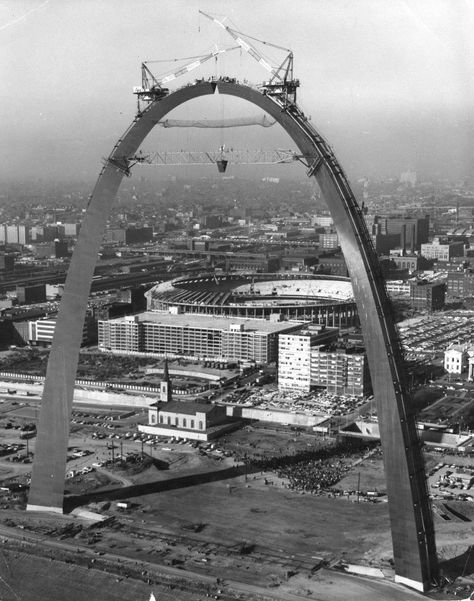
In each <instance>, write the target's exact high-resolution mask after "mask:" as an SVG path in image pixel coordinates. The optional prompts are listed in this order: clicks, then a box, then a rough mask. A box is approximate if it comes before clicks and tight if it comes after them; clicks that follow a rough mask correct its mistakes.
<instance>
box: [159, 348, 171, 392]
mask: <svg viewBox="0 0 474 601" xmlns="http://www.w3.org/2000/svg"><path fill="white" fill-rule="evenodd" d="M160 401H161V402H162V403H169V402H170V401H171V379H170V374H169V371H168V359H165V365H164V367H163V379H162V380H161V386H160Z"/></svg>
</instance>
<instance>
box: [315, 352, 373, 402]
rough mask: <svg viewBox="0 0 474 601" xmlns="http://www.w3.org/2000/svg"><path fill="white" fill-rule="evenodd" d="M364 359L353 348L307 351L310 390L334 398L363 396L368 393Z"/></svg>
mask: <svg viewBox="0 0 474 601" xmlns="http://www.w3.org/2000/svg"><path fill="white" fill-rule="evenodd" d="M369 385H370V378H369V368H368V364H367V356H366V354H365V352H364V351H362V350H360V349H357V348H356V347H349V348H339V347H332V348H331V347H320V348H316V349H313V350H311V386H322V387H324V388H326V390H327V391H328V392H332V393H334V394H346V395H354V396H363V395H365V394H366V393H367V392H368V390H369Z"/></svg>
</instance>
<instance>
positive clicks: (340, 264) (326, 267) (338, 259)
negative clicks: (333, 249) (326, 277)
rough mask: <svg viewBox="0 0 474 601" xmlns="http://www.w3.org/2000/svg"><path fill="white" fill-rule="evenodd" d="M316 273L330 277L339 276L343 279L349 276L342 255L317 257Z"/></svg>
mask: <svg viewBox="0 0 474 601" xmlns="http://www.w3.org/2000/svg"><path fill="white" fill-rule="evenodd" d="M318 271H322V272H323V273H330V274H332V275H340V276H343V277H347V276H348V275H349V272H348V271H347V265H346V261H345V259H344V257H343V256H342V255H336V256H332V257H328V256H326V257H319V263H318Z"/></svg>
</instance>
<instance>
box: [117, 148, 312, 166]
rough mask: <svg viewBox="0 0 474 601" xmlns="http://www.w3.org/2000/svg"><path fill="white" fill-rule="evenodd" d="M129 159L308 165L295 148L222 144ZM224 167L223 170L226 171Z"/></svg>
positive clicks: (150, 162) (169, 162)
mask: <svg viewBox="0 0 474 601" xmlns="http://www.w3.org/2000/svg"><path fill="white" fill-rule="evenodd" d="M127 161H128V162H130V163H132V164H133V165H135V164H137V163H141V164H145V165H153V166H156V167H160V166H163V165H215V164H217V166H218V169H219V162H222V167H224V163H225V166H227V164H228V163H230V162H231V163H233V164H239V165H278V164H287V163H294V162H295V161H301V162H302V163H303V164H305V165H306V166H308V165H307V162H306V161H305V159H304V157H303V156H302V155H300V154H298V153H297V152H295V151H294V150H282V149H277V150H238V149H233V148H225V146H222V147H221V148H220V149H219V150H218V151H194V152H193V151H184V150H182V151H177V152H168V151H164V152H141V151H140V152H138V153H136V154H135V155H133V156H131V157H127ZM219 171H220V169H219ZM224 171H225V169H223V171H222V172H224Z"/></svg>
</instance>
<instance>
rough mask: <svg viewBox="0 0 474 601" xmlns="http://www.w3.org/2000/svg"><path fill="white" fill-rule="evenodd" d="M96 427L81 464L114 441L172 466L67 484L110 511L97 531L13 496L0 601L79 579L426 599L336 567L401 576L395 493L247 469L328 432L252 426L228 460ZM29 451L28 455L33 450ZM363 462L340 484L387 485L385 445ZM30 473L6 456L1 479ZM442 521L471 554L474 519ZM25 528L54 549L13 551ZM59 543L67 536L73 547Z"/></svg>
mask: <svg viewBox="0 0 474 601" xmlns="http://www.w3.org/2000/svg"><path fill="white" fill-rule="evenodd" d="M3 409H4V410H5V409H7V408H6V407H5V406H3ZM27 409H28V407H27V406H26V407H24V408H23V407H22V411H17V410H16V406H10V407H9V410H8V411H5V412H4V415H3V416H0V423H3V424H5V423H6V421H7V419H8V420H10V421H11V422H13V423H14V424H17V423H20V422H21V420H23V421H28V420H31V415H32V409H31V408H30V409H29V410H27ZM33 413H34V410H33ZM79 419H80V420H81V421H82V420H83V419H84V418H82V417H81V418H79ZM98 419H99V417H97V416H96V417H93V418H92V421H94V420H98ZM137 419H138V420H139V419H143V418H142V417H141V416H137V415H135V416H133V417H131V418H129V419H128V420H124V421H123V422H122V421H121V422H120V424H115V422H114V424H115V425H116V427H115V429H113V430H112V432H114V433H118V434H119V435H120V436H122V434H124V433H125V432H127V431H132V430H133V431H135V430H136V422H137ZM93 431H94V428H93V427H92V426H90V425H87V424H79V423H76V424H74V425H73V433H72V435H71V438H70V451H71V453H72V451H73V450H77V449H87V450H88V451H90V454H88V455H87V456H84V457H80V458H75V459H71V461H70V462H68V470H69V469H76V470H81V469H82V468H84V467H92V464H93V463H96V464H97V463H103V462H105V461H106V460H107V459H110V458H111V453H112V451H111V449H110V446H111V444H112V442H113V444H114V445H117V446H116V449H115V454H117V453H119V452H123V454H124V455H125V454H126V453H130V452H135V453H141V451H142V447H144V451H146V453H147V454H148V455H149V456H150V457H151V458H152V459H157V460H159V463H158V464H157V465H152V466H151V467H147V468H146V469H144V470H143V471H140V470H138V471H137V472H132V471H127V470H117V469H113V468H112V467H111V466H106V465H103V466H100V467H95V468H94V471H93V472H91V473H89V474H87V475H79V476H77V477H76V478H74V479H73V480H70V481H68V483H67V488H68V490H69V491H70V493H73V494H75V495H79V497H77V496H76V497H74V498H71V500H72V501H74V499H75V502H73V503H72V504H73V505H74V504H75V505H80V506H81V507H83V508H84V509H88V510H89V511H94V512H98V513H101V514H102V515H104V516H106V517H108V518H109V522H108V523H107V524H105V525H95V526H94V525H93V524H91V523H90V522H87V521H84V520H83V519H82V520H81V519H80V518H78V517H75V516H72V515H67V516H64V517H57V518H56V517H51V516H42V515H40V514H32V513H25V512H24V511H23V510H21V504H22V502H24V501H22V500H21V495H20V496H19V498H18V500H17V501H16V502H13V501H11V499H10V501H8V500H7V499H4V500H5V503H6V504H5V507H10V509H6V508H5V509H3V510H0V540H2V539H1V537H2V536H5V542H3V547H2V546H0V600H1V601H4V600H7V601H9V600H10V599H12V600H16V601H18V599H22V600H23V601H29V600H30V599H31V601H41V600H42V599H48V600H49V599H51V601H56V599H57V600H58V601H59V600H62V599H64V598H65V597H64V586H65V583H66V582H67V587H68V593H67V598H68V600H72V601H76V600H77V601H83V600H87V601H95V600H96V599H97V601H99V599H100V600H102V599H133V600H135V599H145V601H147V600H148V597H149V593H150V591H151V590H153V591H154V592H155V595H156V598H157V599H158V598H159V599H164V600H165V601H167V600H168V599H183V600H184V601H186V600H187V599H196V600H197V599H204V598H205V596H206V592H207V593H209V594H210V593H211V592H212V594H213V596H214V595H215V594H217V590H222V591H223V592H222V593H220V594H217V596H218V597H219V598H223V599H226V598H228V599H234V598H235V599H237V598H241V599H253V598H264V597H262V595H265V596H266V598H269V599H280V598H282V599H298V598H312V599H325V600H327V601H332V600H333V599H334V600H335V601H336V600H338V599H346V598H348V595H349V598H351V599H360V600H361V601H362V599H364V600H366V599H367V600H368V599H374V601H375V599H415V598H420V596H418V595H417V594H416V593H412V592H411V591H403V590H402V591H401V589H400V588H395V587H393V585H391V584H390V582H387V581H383V580H382V581H378V580H367V581H366V580H363V579H362V580H361V579H355V578H351V577H349V576H347V575H345V574H340V573H338V572H336V571H332V570H329V571H328V570H326V569H325V567H324V566H334V565H336V564H337V563H338V562H340V561H342V562H345V563H356V564H364V565H371V566H374V567H375V566H376V567H380V568H382V569H383V571H384V573H385V574H386V575H387V576H389V577H390V576H391V575H392V572H391V564H390V559H391V555H392V551H391V539H390V532H389V522H388V504H387V503H386V502H379V503H368V502H363V501H362V499H360V502H359V503H357V502H356V501H357V498H356V496H355V495H350V496H347V495H346V496H341V497H336V498H333V496H332V495H330V494H327V493H324V494H322V495H320V496H317V495H313V494H302V493H301V492H297V491H292V490H289V489H288V488H287V484H288V481H287V480H285V479H281V478H278V477H277V476H276V475H275V473H273V472H271V471H266V472H264V473H262V472H261V471H257V470H256V469H255V468H254V469H248V473H247V476H246V475H245V471H244V469H243V467H244V466H243V462H242V461H239V463H238V464H236V461H235V459H234V457H238V458H240V459H241V458H242V457H243V456H248V457H249V456H255V457H261V458H268V457H269V456H277V457H278V456H280V455H285V454H289V455H292V454H295V453H301V452H304V451H315V452H316V451H317V449H319V448H321V447H322V446H323V445H324V444H325V441H323V440H321V439H316V438H315V437H314V436H312V435H306V434H299V433H295V432H292V431H281V430H272V429H271V428H266V429H264V430H261V429H245V430H241V431H239V432H236V433H234V434H231V435H228V436H227V437H226V440H225V442H223V443H222V447H223V450H227V451H229V452H232V453H233V455H232V456H229V457H225V456H223V455H222V454H221V455H216V454H215V453H208V455H205V456H203V455H201V454H200V453H199V452H198V450H197V449H194V448H191V447H190V446H189V445H178V444H173V443H169V442H162V443H160V444H157V445H156V446H149V445H142V444H141V443H140V442H136V441H135V442H133V441H131V440H130V439H127V440H125V439H124V438H123V436H122V438H121V439H120V440H114V439H109V438H107V439H105V440H98V439H93V438H91V434H92V433H93ZM104 431H106V430H104ZM0 435H2V442H4V443H9V442H18V438H19V431H18V430H15V429H0ZM120 445H121V446H120ZM108 447H109V448H108ZM29 450H30V451H34V439H32V440H31V441H29ZM25 451H26V449H23V450H21V451H19V453H20V454H21V453H23V455H22V456H24V455H25ZM358 459H359V457H354V462H356V463H357V464H356V465H355V466H354V467H353V468H352V469H351V470H350V471H349V472H348V473H347V474H346V475H345V476H344V477H343V479H342V480H341V481H340V482H338V483H337V485H336V486H335V488H337V489H341V490H343V489H344V490H345V489H347V490H349V491H350V490H356V489H357V487H358V486H359V485H360V489H361V490H362V491H367V490H379V491H381V492H383V491H384V490H385V482H384V474H383V465H382V460H381V458H380V454H378V455H377V453H376V454H375V455H373V456H371V457H369V458H367V459H365V460H363V461H361V462H358ZM348 461H349V459H348ZM436 461H438V459H437V458H436V457H428V459H427V464H428V466H430V467H431V466H432V465H433V464H434V463H436ZM164 468H165V469H164ZM30 470H31V465H30V464H23V463H13V462H11V461H8V460H7V459H6V458H5V457H3V458H0V479H2V480H5V479H6V478H8V477H10V476H12V475H15V474H23V475H24V477H25V478H27V475H28V472H29V471H30ZM12 498H13V497H12ZM117 501H127V502H129V503H130V508H128V509H126V510H123V509H120V508H118V507H117ZM451 505H452V506H453V508H454V509H456V510H457V511H458V512H461V513H463V515H465V516H466V517H467V519H471V520H474V503H462V502H455V501H453V502H452V503H451ZM443 511H444V510H443ZM435 524H436V530H437V540H438V547H439V551H440V555H441V557H443V558H447V559H449V558H452V557H453V556H461V555H462V554H463V553H465V551H466V550H467V549H468V548H469V546H470V545H471V544H474V534H473V528H472V522H462V521H458V520H456V519H452V520H450V521H446V520H444V519H442V518H441V517H440V515H439V513H435ZM15 536H17V537H19V538H18V541H17V542H18V544H20V542H21V539H22V537H25V541H24V544H26V542H28V541H29V542H30V543H31V541H30V538H31V537H32V540H33V539H34V540H36V539H35V537H40V540H41V541H42V543H41V545H40V547H39V548H40V549H42V550H41V552H38V551H37V550H36V551H34V550H32V549H31V548H30V549H28V548H26V547H25V548H20V547H18V548H15V547H14V546H13V548H12V543H11V541H12V537H13V538H14V537H15ZM0 544H1V543H0ZM31 544H32V543H31ZM51 545H53V547H52V548H51V547H50V546H51ZM54 545H62V547H61V549H62V551H59V550H58V548H57V547H54ZM33 551H34V552H33ZM68 553H69V554H70V556H69V555H68ZM66 561H71V562H72V563H66ZM119 561H120V562H124V563H123V565H122V568H121V572H120V573H114V569H115V568H116V567H117V565H119V564H118V562H119ZM101 562H102V564H101ZM127 562H129V563H128V564H127V565H128V566H129V567H128V568H125V567H124V566H125V564H126V563H127ZM136 562H138V563H136ZM72 565H74V570H73V569H72V567H71V566H72ZM465 565H466V569H465V575H466V576H469V575H470V574H471V573H472V572H473V571H474V565H473V566H471V564H470V562H469V561H467V562H465ZM113 566H115V568H113ZM138 568H140V569H138ZM137 569H138V572H135V571H134V570H137ZM160 570H164V572H163V573H161V572H160ZM115 571H116V570H115ZM170 571H171V572H170ZM127 572H128V575H125V573H127ZM142 572H145V573H144V574H142ZM163 574H165V576H166V578H168V576H169V574H172V575H173V578H178V580H179V579H180V578H181V580H182V578H183V577H184V576H186V578H187V584H186V585H184V584H183V586H180V585H179V582H181V581H180V580H179V582H178V584H177V583H176V582H175V581H172V582H171V581H169V580H167V579H166V578H165V576H163ZM217 578H219V579H224V583H222V582H219V583H218V582H217ZM170 582H171V583H170ZM235 583H239V585H238V586H237V584H235ZM198 585H199V586H198ZM234 585H235V587H237V588H235V587H234ZM170 586H172V587H173V588H171V589H170V588H169V587H170ZM202 586H204V588H202ZM239 586H240V588H239ZM199 587H201V588H199ZM206 587H208V588H206ZM209 587H211V588H209ZM212 587H214V588H212ZM233 587H234V588H233ZM242 587H243V588H242ZM252 587H256V588H252ZM211 589H212V590H211ZM178 591H179V594H178ZM400 591H401V592H400ZM445 598H446V596H445Z"/></svg>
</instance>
